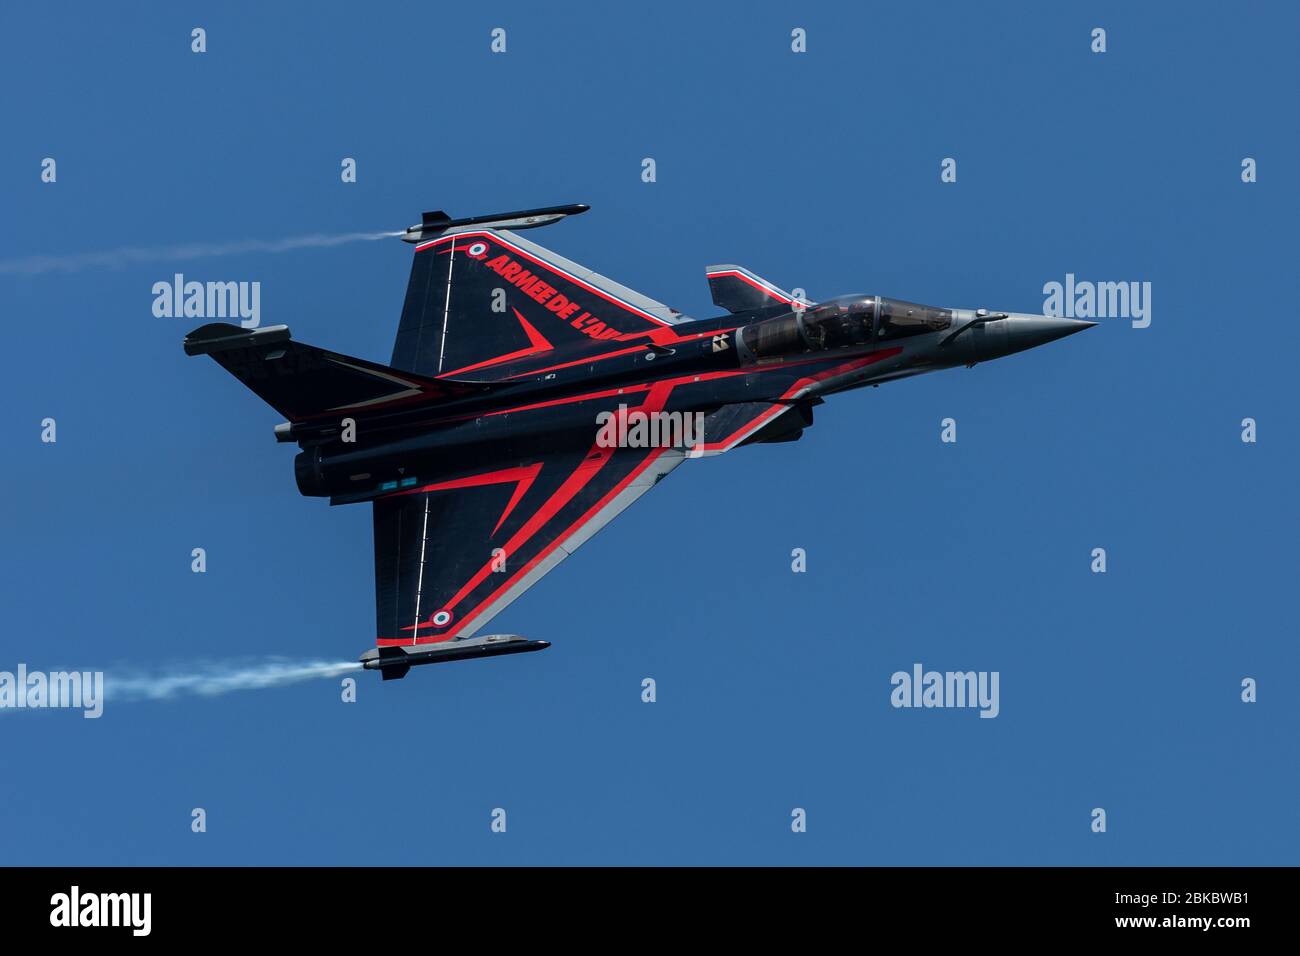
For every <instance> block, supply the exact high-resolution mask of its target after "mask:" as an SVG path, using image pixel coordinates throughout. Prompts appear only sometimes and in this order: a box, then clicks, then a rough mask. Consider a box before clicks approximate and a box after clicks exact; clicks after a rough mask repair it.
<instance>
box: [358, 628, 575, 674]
mask: <svg viewBox="0 0 1300 956" xmlns="http://www.w3.org/2000/svg"><path fill="white" fill-rule="evenodd" d="M550 646H551V643H550V641H532V640H529V639H528V638H526V637H520V636H519V635H518V634H488V635H485V636H483V637H470V638H465V639H463V640H458V639H455V638H453V639H452V640H450V641H446V642H444V643H440V644H411V645H405V644H403V645H398V646H396V647H392V646H389V647H372V648H370V650H368V651H366V652H365V653H364V654H362V655H361V657H360V661H361V666H362V667H363V668H365V669H366V670H368V671H379V672H380V675H381V676H382V677H383V679H384V680H396V679H398V678H401V677H405V676H406V672H407V671H409V670H410V669H411V668H412V667H415V666H416V665H419V664H441V663H445V662H447V661H465V660H473V659H474V658H478V657H498V656H500V655H502V654H523V653H526V652H528V651H543V650H546V648H548V647H550Z"/></svg>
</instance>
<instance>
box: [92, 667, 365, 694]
mask: <svg viewBox="0 0 1300 956" xmlns="http://www.w3.org/2000/svg"><path fill="white" fill-rule="evenodd" d="M359 670H361V663H360V662H359V661H283V660H267V661H261V662H258V663H249V664H230V663H227V664H219V663H213V664H200V665H196V666H194V667H191V668H188V669H187V671H181V672H171V673H163V674H128V675H118V674H115V673H114V672H112V671H109V672H108V673H106V674H105V675H104V699H105V700H106V701H107V702H109V703H120V702H122V701H139V700H173V699H175V698H177V697H186V696H199V697H216V696H219V695H221V694H229V693H230V692H231V691H237V690H262V689H264V688H267V687H282V686H284V685H285V684H296V683H298V682H299V681H305V680H315V679H317V678H323V677H338V676H339V675H340V674H346V673H348V672H349V671H359Z"/></svg>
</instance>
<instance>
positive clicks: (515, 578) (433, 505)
mask: <svg viewBox="0 0 1300 956" xmlns="http://www.w3.org/2000/svg"><path fill="white" fill-rule="evenodd" d="M684 457H685V456H684V453H683V451H682V450H681V449H677V448H592V449H590V450H584V451H580V452H573V453H569V454H563V453H558V454H548V455H546V456H544V457H541V458H539V459H537V460H530V461H519V462H517V463H514V464H510V465H508V466H506V467H500V468H494V469H492V470H490V471H483V472H479V473H475V474H465V475H461V476H458V477H455V478H451V479H447V480H444V481H439V482H436V483H433V484H428V485H422V486H420V487H418V488H411V489H409V490H406V491H404V492H400V493H397V494H394V495H390V496H388V497H385V498H382V499H379V500H378V501H376V502H375V503H374V524H375V597H376V605H377V611H376V622H377V628H378V631H377V644H378V645H379V646H380V647H381V648H382V647H386V646H388V647H393V646H399V645H421V644H436V643H440V642H443V641H450V640H453V639H464V638H468V637H471V636H472V635H473V634H474V633H475V632H476V631H477V630H478V629H479V628H481V627H482V626H483V625H484V624H486V623H487V622H488V621H489V620H491V619H492V617H494V616H495V615H496V614H497V613H498V612H499V611H501V610H502V609H503V608H505V607H506V606H507V605H508V604H509V603H510V602H511V601H513V600H514V599H515V598H517V597H518V596H519V595H521V594H522V593H523V592H524V591H526V590H527V589H528V588H530V587H531V586H532V585H533V584H535V583H536V582H537V581H538V580H540V579H541V578H542V577H543V576H544V575H545V574H546V573H547V572H548V571H550V570H551V569H552V568H554V567H555V566H556V565H557V564H559V563H560V562H561V561H563V560H564V559H565V558H566V557H568V556H569V555H570V554H572V553H573V552H574V551H576V550H577V549H578V547H579V546H580V545H582V544H583V543H584V542H585V541H586V540H587V539H588V538H590V537H591V536H592V535H593V534H595V533H596V532H597V531H598V530H600V528H602V527H604V526H605V525H606V524H607V523H609V522H610V521H611V520H612V519H613V518H614V517H615V516H616V515H617V514H618V513H619V512H621V511H622V510H623V509H624V508H626V507H627V506H628V505H630V504H631V503H632V502H633V501H635V500H636V499H637V498H639V497H640V496H641V495H643V494H645V492H647V491H649V490H650V488H652V487H653V486H654V485H655V483H656V482H658V481H659V479H661V478H662V477H663V476H664V475H666V474H667V473H668V472H670V471H672V470H673V469H674V468H675V467H677V465H678V464H680V463H681V462H682V460H683V459H684Z"/></svg>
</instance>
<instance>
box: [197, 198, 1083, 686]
mask: <svg viewBox="0 0 1300 956" xmlns="http://www.w3.org/2000/svg"><path fill="white" fill-rule="evenodd" d="M587 209H588V207H587V206H585V205H571V206H554V207H549V208H546V209H532V210H524V211H520V212H511V213H502V214H498V215H491V216H477V217H472V218H468V219H452V218H451V217H450V216H448V215H447V214H446V213H444V212H431V213H425V214H424V216H423V218H422V221H421V222H420V224H419V225H416V226H411V227H410V228H409V229H408V230H407V231H406V233H405V234H404V236H403V238H404V239H405V240H406V241H408V242H411V243H414V244H415V258H414V263H413V265H412V266H411V277H410V282H409V283H408V285H407V290H406V300H405V304H404V306H403V308H402V315H401V320H400V322H399V324H398V328H397V341H396V343H395V345H394V346H393V355H392V358H391V359H390V360H389V363H388V364H387V365H381V364H379V363H376V362H371V361H367V360H365V359H359V358H352V357H350V356H347V355H343V354H340V353H338V352H331V351H327V350H325V349H320V348H316V347H314V346H310V345H302V344H300V343H298V342H296V341H293V340H292V339H291V338H290V335H289V329H288V328H287V327H285V326H282V325H281V326H273V327H269V328H259V329H251V330H250V329H244V328H241V327H239V326H236V325H230V324H225V323H213V324H210V325H205V326H203V327H202V328H198V329H195V330H194V331H193V332H191V333H189V335H187V336H186V338H185V343H184V345H185V351H186V353H187V354H189V355H210V356H212V358H213V359H215V360H216V362H217V363H218V364H219V365H221V366H222V367H223V368H225V369H226V370H227V371H229V372H231V373H232V374H234V375H235V376H236V377H237V378H239V379H240V380H241V381H242V382H243V383H244V384H245V385H247V386H248V387H249V388H250V389H251V390H252V391H253V392H254V393H255V394H256V395H258V396H259V397H260V398H261V399H262V400H263V401H265V402H266V403H267V404H269V405H270V406H271V407H272V408H274V409H275V410H276V411H277V412H279V413H280V414H281V415H283V416H284V418H285V419H287V420H286V421H285V422H284V423H283V424H280V425H277V426H276V427H275V437H276V438H277V439H278V440H279V441H281V442H294V443H297V445H298V446H299V448H300V449H301V451H300V452H299V454H298V455H297V457H296V459H295V460H294V473H295V475H296V478H297V484H298V490H299V491H300V492H301V493H302V494H304V495H308V496H319V497H326V498H328V499H329V501H330V504H332V505H343V504H353V503H360V502H369V503H370V507H371V508H372V509H373V512H374V547H375V603H376V608H377V615H376V640H375V646H374V647H372V648H370V649H369V650H368V651H367V652H366V653H365V654H363V655H362V657H361V661H362V663H363V664H364V666H365V667H366V668H368V669H371V670H379V671H380V672H381V674H382V676H383V678H384V679H385V680H390V679H393V678H398V677H404V676H405V675H406V673H407V671H408V670H410V668H411V666H412V665H415V664H426V663H437V662H441V661H450V660H461V659H465V658H474V657H489V656H494V655H499V654H510V653H518V652H522V651H533V650H540V649H542V648H545V647H549V646H550V645H549V644H548V642H546V641H541V640H527V639H525V638H522V637H519V636H517V635H513V634H495V635H488V636H476V635H477V634H478V632H479V631H480V630H481V629H482V628H483V627H484V626H485V625H486V624H487V623H488V622H489V621H491V620H492V618H493V617H495V616H496V615H497V614H498V613H500V611H501V610H502V609H503V608H505V607H506V606H507V605H508V604H510V603H511V602H512V601H514V600H515V599H516V598H517V597H519V596H520V595H521V594H523V593H524V592H525V591H526V590H528V589H529V588H530V587H532V586H533V585H534V584H536V583H537V582H538V581H539V580H541V578H542V577H543V576H544V575H546V574H547V573H548V572H550V571H551V570H553V569H554V568H555V566H556V565H558V564H559V563H560V562H561V561H563V560H564V559H565V558H566V557H568V556H569V555H570V554H572V553H573V552H574V551H575V550H577V548H578V547H579V546H580V545H582V544H583V543H584V542H585V541H587V540H588V539H589V538H590V537H591V536H592V535H593V534H595V533H596V532H597V531H598V530H599V529H600V528H602V527H604V526H605V525H606V524H608V523H609V522H610V521H611V520H612V519H613V518H614V517H615V516H616V515H618V514H619V513H620V512H621V511H623V509H624V508H626V507H627V506H628V505H630V504H631V503H632V502H633V501H635V500H636V499H638V498H640V497H641V496H642V495H643V494H645V493H646V492H647V491H649V490H650V489H651V488H652V487H654V486H655V485H656V484H657V483H658V482H659V481H660V479H662V478H663V477H664V476H666V475H667V474H668V473H669V472H670V471H672V470H673V469H675V468H676V467H677V466H678V465H680V464H682V462H684V461H686V460H687V459H688V458H701V457H707V456H712V455H721V454H724V453H726V452H729V451H731V450H732V449H735V448H738V447H740V446H742V445H748V444H754V443H757V442H789V441H795V440H797V439H798V438H799V437H800V436H801V435H802V434H803V430H804V429H805V428H807V427H809V426H810V425H811V424H812V423H813V409H814V407H815V406H817V405H819V404H821V403H822V402H823V400H824V399H825V398H826V397H827V396H829V395H832V394H835V393H838V392H844V391H847V390H849V389H854V388H861V387H863V386H867V385H878V384H880V383H882V382H888V381H893V380H894V379H900V378H906V377H908V376H912V375H919V374H921V373H923V372H933V371H938V370H940V369H947V368H954V367H957V366H963V365H964V366H970V365H974V364H976V363H978V362H986V361H989V360H990V359H995V358H1000V357H1002V356H1005V355H1011V354H1012V353H1015V352H1020V351H1023V350H1025V349H1029V348H1033V347H1035V346H1038V345H1043V344H1045V343H1047V342H1051V341H1054V340H1056V339H1059V338H1063V337H1064V336H1067V335H1071V334H1073V333H1075V332H1078V331H1081V330H1083V329H1086V328H1088V327H1090V326H1092V325H1094V324H1095V323H1092V322H1082V321H1076V320H1072V319H1062V318H1048V317H1044V316H1042V315H1028V314H1020V313H1014V312H991V311H987V310H985V309H973V310H972V309H949V308H938V307H935V306H929V305H919V304H917V303H914V302H904V301H902V300H899V299H890V298H885V297H883V296H877V295H843V296H838V297H836V298H833V299H827V300H825V301H822V302H805V301H801V300H799V299H796V298H795V297H794V296H792V295H791V294H790V293H789V292H786V291H784V290H783V289H781V288H780V287H779V286H777V285H776V284H774V283H772V282H769V281H768V280H766V279H764V278H762V277H761V276H758V275H756V274H754V273H753V272H751V271H749V270H748V269H745V268H743V267H741V266H738V265H715V266H709V267H708V268H707V270H706V275H707V278H708V282H709V289H710V291H711V292H712V294H713V302H714V304H715V305H717V306H718V307H720V308H721V309H723V310H724V312H723V314H721V315H718V316H717V317H715V318H709V319H693V318H691V317H689V316H686V315H683V314H682V313H681V312H678V311H677V310H675V309H671V308H669V307H668V306H666V305H664V304H663V303H661V302H656V301H655V300H653V299H650V298H647V297H646V296H644V295H641V294H640V293H638V292H634V291H633V290H632V289H629V288H626V287H625V286H622V285H619V284H618V283H617V282H613V281H611V280H610V279H607V278H605V277H604V276H602V275H598V274H596V273H595V272H592V271H591V270H590V269H587V268H584V267H583V266H580V265H578V264H577V263H575V262H570V261H569V260H568V259H565V258H563V257H561V256H559V255H556V254H555V253H554V252H551V251H550V250H548V249H545V248H543V247H542V246H540V245H537V244H536V243H534V242H530V241H528V240H527V239H524V238H521V237H520V236H519V235H517V233H518V232H520V231H523V230H525V229H531V228H535V227H539V226H545V225H549V224H552V223H555V222H558V221H559V220H561V219H564V218H566V217H568V216H573V215H576V214H578V213H582V212H586V211H587Z"/></svg>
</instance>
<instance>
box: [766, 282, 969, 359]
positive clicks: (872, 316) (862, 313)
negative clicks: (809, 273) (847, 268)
mask: <svg viewBox="0 0 1300 956" xmlns="http://www.w3.org/2000/svg"><path fill="white" fill-rule="evenodd" d="M950 325H952V310H951V309H937V308H935V307H933V306H929V305H918V304H917V303H915V302H904V301H903V300H902V299H886V298H884V297H882V296H875V295H845V296H840V297H838V298H835V299H829V300H827V301H826V302H819V303H818V304H817V305H813V306H809V307H808V308H807V309H804V310H802V311H795V312H789V313H787V314H785V315H778V316H776V317H775V318H771V319H764V320H763V321H761V322H755V323H754V324H752V325H747V326H745V328H744V330H743V331H742V332H741V344H742V345H743V346H744V347H745V348H746V349H747V350H748V351H750V352H752V353H753V354H754V355H755V356H756V357H757V358H772V357H776V356H779V355H789V354H792V353H797V352H808V351H822V350H826V349H836V348H847V347H850V346H859V347H863V346H868V345H870V344H872V343H875V342H885V341H889V340H891V339H899V338H906V337H908V336H912V335H923V334H925V333H926V332H940V331H942V330H944V329H946V328H948V327H949V326H950Z"/></svg>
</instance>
